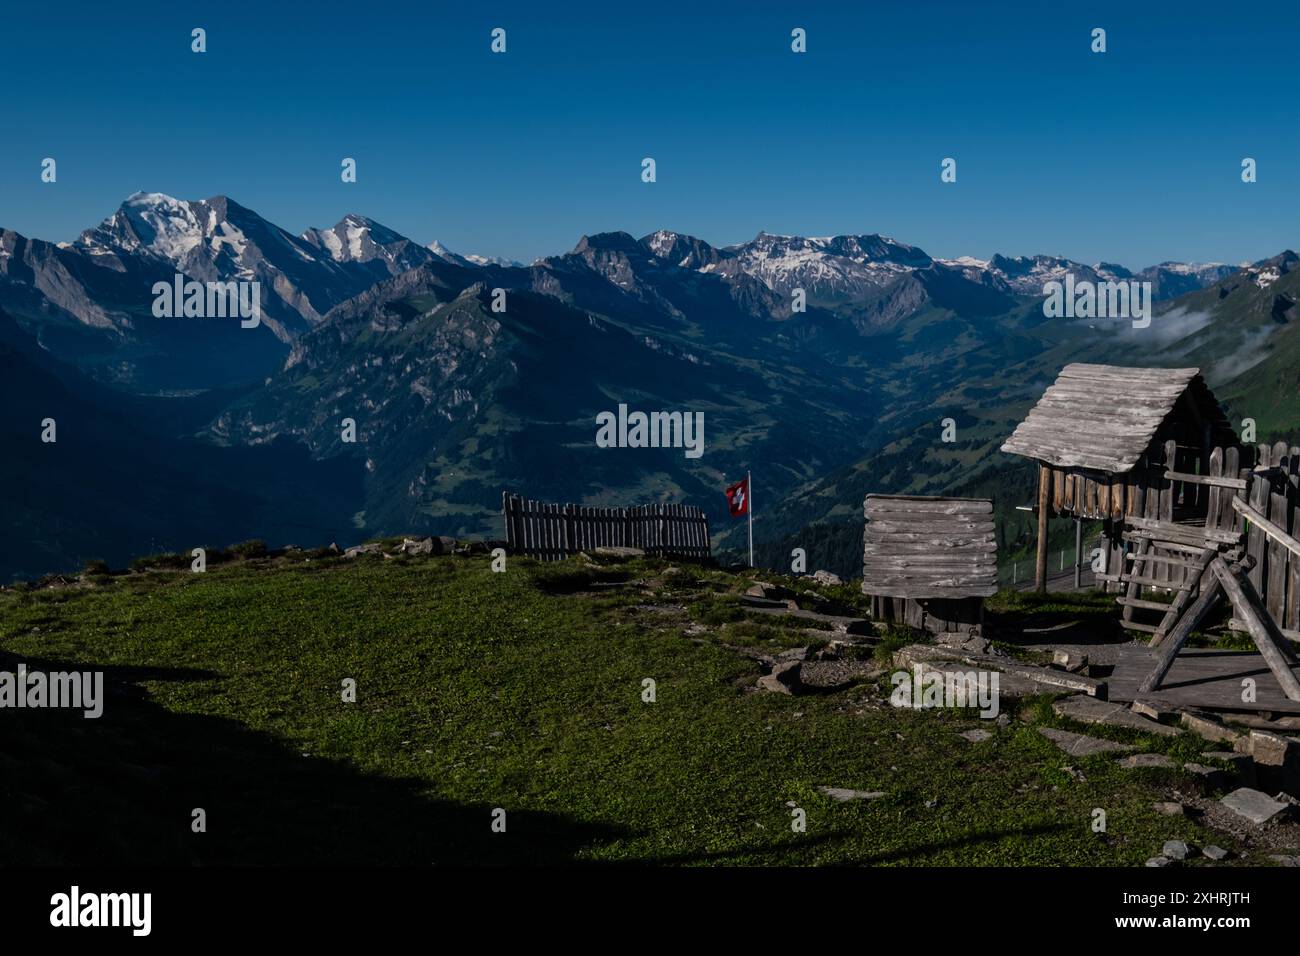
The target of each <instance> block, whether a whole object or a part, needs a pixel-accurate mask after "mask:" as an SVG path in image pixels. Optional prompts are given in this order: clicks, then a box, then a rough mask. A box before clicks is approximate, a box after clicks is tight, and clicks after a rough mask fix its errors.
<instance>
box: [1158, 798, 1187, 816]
mask: <svg viewBox="0 0 1300 956" xmlns="http://www.w3.org/2000/svg"><path fill="white" fill-rule="evenodd" d="M1152 809H1154V810H1155V811H1156V813H1158V814H1160V815H1161V816H1163V817H1181V816H1184V815H1185V814H1186V812H1187V811H1186V808H1184V807H1183V805H1182V804H1181V803H1175V802H1174V801H1172V800H1162V801H1161V802H1159V803H1156V804H1152Z"/></svg>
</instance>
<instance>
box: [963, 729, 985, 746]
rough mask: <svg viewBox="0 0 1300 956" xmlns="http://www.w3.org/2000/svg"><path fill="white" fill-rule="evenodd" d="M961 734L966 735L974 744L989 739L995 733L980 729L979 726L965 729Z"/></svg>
mask: <svg viewBox="0 0 1300 956" xmlns="http://www.w3.org/2000/svg"><path fill="white" fill-rule="evenodd" d="M961 736H962V737H965V738H966V739H967V740H969V741H970V742H971V743H973V744H979V743H983V742H984V741H986V740H988V739H989V738H990V737H992V736H993V735H992V734H991V733H989V732H988V731H987V730H980V729H979V728H978V727H976V728H975V729H973V730H963V731H962V732H961Z"/></svg>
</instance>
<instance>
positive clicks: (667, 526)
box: [501, 492, 712, 561]
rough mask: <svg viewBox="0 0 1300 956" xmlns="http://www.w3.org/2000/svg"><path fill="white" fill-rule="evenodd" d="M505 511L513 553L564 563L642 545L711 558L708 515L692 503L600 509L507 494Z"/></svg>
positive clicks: (666, 552) (663, 551) (653, 550)
mask: <svg viewBox="0 0 1300 956" xmlns="http://www.w3.org/2000/svg"><path fill="white" fill-rule="evenodd" d="M501 514H502V516H503V517H504V519H505V524H506V542H507V547H508V548H509V550H510V552H511V553H512V554H524V555H528V556H530V557H534V558H540V559H541V560H543V561H559V560H562V559H564V558H566V557H568V556H569V555H573V554H577V553H578V552H580V551H590V550H592V549H593V548H601V547H612V548H640V549H641V550H642V551H645V552H646V553H647V554H662V555H672V556H675V557H683V558H707V557H708V556H709V555H710V554H711V553H712V552H711V546H710V544H709V519H708V517H707V516H706V515H705V514H704V512H703V511H702V510H701V509H699V508H697V507H695V506H693V505H669V504H654V505H636V506H634V507H631V508H596V507H588V506H586V505H569V504H566V505H560V504H551V503H548V502H543V501H533V500H532V499H531V498H521V497H519V496H518V495H512V494H510V493H509V492H505V493H503V494H502V496H501Z"/></svg>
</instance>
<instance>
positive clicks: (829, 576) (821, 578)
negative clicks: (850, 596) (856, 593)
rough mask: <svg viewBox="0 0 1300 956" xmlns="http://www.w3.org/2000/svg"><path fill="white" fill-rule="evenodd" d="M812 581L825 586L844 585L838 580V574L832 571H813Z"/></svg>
mask: <svg viewBox="0 0 1300 956" xmlns="http://www.w3.org/2000/svg"><path fill="white" fill-rule="evenodd" d="M813 580H814V581H816V582H817V583H818V584H827V585H830V584H843V583H844V582H843V581H841V580H840V576H839V575H838V574H835V573H834V572H832V571H814V572H813Z"/></svg>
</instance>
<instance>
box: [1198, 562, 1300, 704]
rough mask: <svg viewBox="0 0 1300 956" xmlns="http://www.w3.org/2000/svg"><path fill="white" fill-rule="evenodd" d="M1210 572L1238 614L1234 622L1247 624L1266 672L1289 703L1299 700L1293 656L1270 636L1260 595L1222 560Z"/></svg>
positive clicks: (1266, 614)
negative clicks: (1261, 656) (1280, 687)
mask: <svg viewBox="0 0 1300 956" xmlns="http://www.w3.org/2000/svg"><path fill="white" fill-rule="evenodd" d="M1210 569H1211V570H1213V571H1214V574H1215V577H1217V578H1218V579H1219V583H1220V584H1222V585H1223V590H1224V591H1225V592H1226V593H1227V595H1228V600H1229V601H1231V602H1232V606H1233V608H1234V609H1235V610H1236V612H1237V619H1238V620H1240V621H1241V622H1242V623H1243V624H1245V625H1246V630H1247V631H1248V632H1249V634H1250V639H1251V640H1252V641H1254V642H1255V646H1256V647H1257V648H1259V653H1260V654H1261V655H1263V657H1264V663H1266V664H1268V669H1269V670H1271V671H1272V672H1273V676H1274V677H1276V678H1277V682H1278V683H1279V684H1280V685H1281V686H1282V691H1283V693H1285V694H1286V696H1287V698H1288V699H1290V700H1295V701H1300V680H1296V676H1295V674H1293V673H1292V672H1291V667H1290V661H1291V660H1294V656H1293V655H1292V654H1291V652H1290V649H1289V648H1287V647H1286V646H1285V643H1279V642H1277V641H1275V640H1274V638H1273V635H1272V634H1271V633H1270V631H1269V625H1270V624H1271V623H1272V620H1271V618H1269V616H1268V612H1267V611H1266V610H1264V607H1263V605H1262V604H1261V603H1260V601H1259V594H1258V593H1257V592H1256V591H1255V587H1254V585H1252V584H1251V583H1250V580H1249V579H1245V580H1242V579H1238V577H1237V576H1236V574H1235V573H1234V572H1233V571H1232V570H1230V569H1229V568H1228V566H1227V565H1226V564H1224V563H1223V559H1222V558H1215V559H1214V561H1213V562H1212V563H1211V564H1210Z"/></svg>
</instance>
